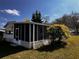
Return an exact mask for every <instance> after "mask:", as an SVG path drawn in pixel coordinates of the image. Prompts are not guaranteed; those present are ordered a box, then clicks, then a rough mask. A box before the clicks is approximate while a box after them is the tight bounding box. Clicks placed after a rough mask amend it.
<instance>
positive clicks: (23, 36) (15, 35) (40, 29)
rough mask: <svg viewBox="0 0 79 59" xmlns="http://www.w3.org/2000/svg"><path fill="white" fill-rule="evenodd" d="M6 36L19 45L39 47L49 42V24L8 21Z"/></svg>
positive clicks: (6, 38) (9, 40)
mask: <svg viewBox="0 0 79 59" xmlns="http://www.w3.org/2000/svg"><path fill="white" fill-rule="evenodd" d="M4 27H5V34H4V38H5V40H6V41H8V42H12V43H15V44H17V45H20V46H23V47H26V48H33V49H37V48H39V47H41V46H43V45H47V44H49V42H50V40H49V34H48V33H47V27H49V25H48V24H43V23H35V22H8V23H7V24H6V25H5V26H4Z"/></svg>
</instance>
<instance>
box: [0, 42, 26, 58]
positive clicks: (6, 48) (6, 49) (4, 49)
mask: <svg viewBox="0 0 79 59" xmlns="http://www.w3.org/2000/svg"><path fill="white" fill-rule="evenodd" d="M24 50H27V49H26V48H23V47H20V46H16V47H13V46H10V44H9V43H8V42H5V41H3V42H0V58H2V57H5V56H8V55H10V54H15V53H17V52H21V51H24Z"/></svg>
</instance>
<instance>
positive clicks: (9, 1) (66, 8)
mask: <svg viewBox="0 0 79 59" xmlns="http://www.w3.org/2000/svg"><path fill="white" fill-rule="evenodd" d="M36 10H39V11H40V12H41V13H42V16H43V17H44V16H49V17H50V19H51V20H50V21H52V20H55V19H56V18H59V17H61V16H63V15H64V14H69V13H71V12H72V11H74V12H79V0H0V23H1V25H4V22H5V21H9V20H17V21H22V20H23V19H24V18H28V19H31V16H32V13H33V12H35V11H36Z"/></svg>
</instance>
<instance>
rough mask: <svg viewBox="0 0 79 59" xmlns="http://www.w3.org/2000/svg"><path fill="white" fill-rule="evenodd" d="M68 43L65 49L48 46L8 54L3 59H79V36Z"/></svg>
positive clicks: (73, 37)
mask: <svg viewBox="0 0 79 59" xmlns="http://www.w3.org/2000/svg"><path fill="white" fill-rule="evenodd" d="M66 42H67V43H68V44H67V45H66V46H65V47H64V48H63V47H59V48H57V47H54V48H53V49H52V46H46V47H45V48H44V50H43V49H38V50H23V51H19V52H16V53H11V54H8V55H7V56H4V57H1V59H79V36H72V37H71V38H69V39H67V40H66ZM13 49H14V48H13ZM14 50H15V49H14ZM14 50H13V51H14Z"/></svg>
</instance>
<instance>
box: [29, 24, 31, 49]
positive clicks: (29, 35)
mask: <svg viewBox="0 0 79 59" xmlns="http://www.w3.org/2000/svg"><path fill="white" fill-rule="evenodd" d="M29 45H30V48H31V24H29Z"/></svg>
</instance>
